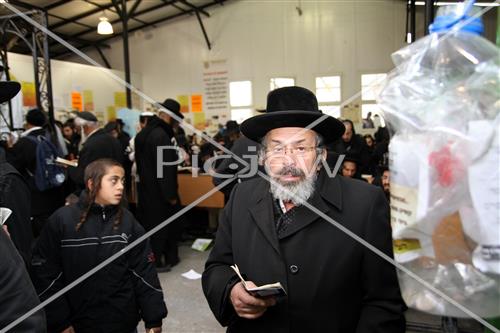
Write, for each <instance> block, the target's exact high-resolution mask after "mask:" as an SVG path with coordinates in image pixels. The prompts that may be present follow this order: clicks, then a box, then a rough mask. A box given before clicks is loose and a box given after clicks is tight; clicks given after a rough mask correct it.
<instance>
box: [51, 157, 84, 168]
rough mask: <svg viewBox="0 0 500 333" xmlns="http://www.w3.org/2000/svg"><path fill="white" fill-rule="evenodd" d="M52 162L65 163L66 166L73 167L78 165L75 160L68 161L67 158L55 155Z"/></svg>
mask: <svg viewBox="0 0 500 333" xmlns="http://www.w3.org/2000/svg"><path fill="white" fill-rule="evenodd" d="M54 162H56V163H57V164H61V165H66V166H70V167H75V168H76V167H77V166H78V162H77V161H70V160H67V159H65V158H62V157H56V159H55V160H54Z"/></svg>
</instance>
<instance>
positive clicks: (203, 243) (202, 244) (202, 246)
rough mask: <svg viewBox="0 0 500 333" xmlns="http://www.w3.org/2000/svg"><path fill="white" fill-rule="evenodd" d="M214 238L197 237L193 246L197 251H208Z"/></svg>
mask: <svg viewBox="0 0 500 333" xmlns="http://www.w3.org/2000/svg"><path fill="white" fill-rule="evenodd" d="M212 241H213V239H209V238H196V240H195V241H194V243H193V245H191V248H192V249H193V250H196V251H200V252H203V251H206V250H207V249H208V247H209V246H210V244H212Z"/></svg>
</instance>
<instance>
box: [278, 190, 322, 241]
mask: <svg viewBox="0 0 500 333" xmlns="http://www.w3.org/2000/svg"><path fill="white" fill-rule="evenodd" d="M307 202H308V203H309V205H311V206H312V207H313V208H314V209H313V210H311V209H310V208H309V207H306V206H300V207H296V208H295V209H296V210H297V211H296V212H295V215H294V216H293V221H292V223H291V224H290V225H289V226H288V228H287V229H286V230H285V231H284V232H283V234H282V235H281V237H280V238H286V237H289V236H291V235H293V234H294V233H296V232H298V231H300V230H302V229H304V228H305V227H307V226H308V225H309V224H311V223H313V222H314V221H316V220H317V219H319V218H321V217H320V216H319V215H318V214H317V213H316V212H315V210H319V211H321V212H323V213H327V212H328V210H329V207H328V205H327V204H326V203H325V202H324V201H323V199H322V198H321V195H320V193H319V192H318V191H317V190H316V191H314V194H313V196H312V197H311V198H310V199H309V200H308V201H307Z"/></svg>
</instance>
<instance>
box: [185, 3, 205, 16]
mask: <svg viewBox="0 0 500 333" xmlns="http://www.w3.org/2000/svg"><path fill="white" fill-rule="evenodd" d="M180 1H181V2H182V3H183V4H185V5H186V6H188V7H189V8H191V9H194V10H196V11H197V12H200V13H202V14H203V15H205V16H206V17H210V14H209V13H207V12H206V11H204V10H203V9H201V8H200V7H198V6H195V5H193V4H192V3H189V2H187V1H186V0H180Z"/></svg>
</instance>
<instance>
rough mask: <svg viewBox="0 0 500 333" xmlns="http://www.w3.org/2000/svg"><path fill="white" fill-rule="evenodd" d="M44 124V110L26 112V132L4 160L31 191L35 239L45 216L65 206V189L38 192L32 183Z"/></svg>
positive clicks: (45, 121)
mask: <svg viewBox="0 0 500 333" xmlns="http://www.w3.org/2000/svg"><path fill="white" fill-rule="evenodd" d="M46 123H47V117H46V115H45V113H44V112H43V111H41V110H39V109H32V110H29V111H28V113H27V114H26V124H25V129H26V130H25V131H24V132H23V133H22V134H21V137H20V138H19V140H18V141H17V142H16V144H15V145H14V146H13V147H12V148H11V149H9V150H8V152H7V160H8V161H9V163H11V164H12V165H13V166H14V167H15V168H16V169H17V171H19V173H20V174H21V175H23V177H24V178H25V179H26V181H27V183H28V185H29V188H30V192H31V211H30V216H31V218H32V227H33V233H34V236H35V237H38V235H39V234H40V231H41V229H42V228H43V226H44V224H45V221H46V220H47V219H48V217H49V216H50V215H52V213H53V212H54V211H55V210H56V209H58V208H59V207H61V206H62V205H64V189H63V187H62V186H57V187H53V188H50V189H47V190H45V191H40V190H39V189H38V188H37V186H36V184H35V183H36V181H35V174H36V168H37V163H38V160H37V153H36V151H37V147H38V144H39V143H38V137H39V136H41V137H47V129H46V128H45V126H46Z"/></svg>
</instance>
